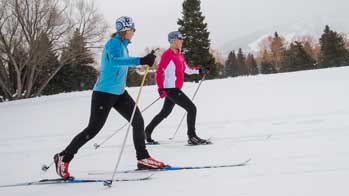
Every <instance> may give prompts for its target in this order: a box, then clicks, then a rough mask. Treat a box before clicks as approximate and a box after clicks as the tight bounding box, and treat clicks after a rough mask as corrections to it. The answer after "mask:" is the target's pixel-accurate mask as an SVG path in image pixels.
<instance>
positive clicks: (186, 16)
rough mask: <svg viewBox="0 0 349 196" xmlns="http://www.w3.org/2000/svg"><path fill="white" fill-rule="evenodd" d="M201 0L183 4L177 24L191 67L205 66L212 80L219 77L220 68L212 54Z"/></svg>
mask: <svg viewBox="0 0 349 196" xmlns="http://www.w3.org/2000/svg"><path fill="white" fill-rule="evenodd" d="M200 4H201V1H200V0H185V1H184V2H183V11H182V14H183V16H182V19H179V20H178V22H177V24H178V25H179V26H180V27H179V31H180V32H181V33H182V34H183V36H184V43H183V53H184V55H185V57H186V59H187V62H188V64H189V65H195V66H198V65H199V66H204V67H208V68H209V69H210V78H215V77H217V76H218V67H217V65H216V64H215V60H214V58H213V56H212V54H210V52H209V49H210V40H209V34H210V33H209V32H208V30H207V23H205V22H204V19H205V17H204V16H203V15H202V12H201V8H200Z"/></svg>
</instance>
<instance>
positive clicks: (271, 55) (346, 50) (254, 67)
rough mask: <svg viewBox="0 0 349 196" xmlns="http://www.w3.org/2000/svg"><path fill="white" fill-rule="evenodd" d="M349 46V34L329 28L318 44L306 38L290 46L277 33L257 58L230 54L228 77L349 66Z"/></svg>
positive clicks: (263, 45)
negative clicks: (348, 35)
mask: <svg viewBox="0 0 349 196" xmlns="http://www.w3.org/2000/svg"><path fill="white" fill-rule="evenodd" d="M348 43H349V42H348V40H347V38H346V36H345V34H343V33H337V32H336V31H334V30H331V29H330V27H329V26H328V25H326V27H325V29H324V32H323V34H322V35H321V37H320V38H319V41H318V42H316V40H315V39H314V38H312V37H311V36H302V37H299V38H296V40H295V41H293V42H291V43H290V44H289V45H287V43H286V41H285V39H284V38H283V37H282V36H280V35H279V34H278V32H275V33H274V36H268V37H266V38H264V39H263V40H262V41H261V42H260V44H259V45H260V51H259V53H258V55H257V57H256V58H254V56H253V55H252V54H250V53H249V54H247V55H244V54H243V52H242V50H241V49H239V51H238V53H237V54H235V51H232V52H230V53H229V55H228V58H227V60H226V62H225V67H224V73H225V77H235V76H243V75H256V74H271V73H282V72H292V71H301V70H310V69H319V68H329V67H340V66H348V65H349V44H348ZM248 59H250V60H248Z"/></svg>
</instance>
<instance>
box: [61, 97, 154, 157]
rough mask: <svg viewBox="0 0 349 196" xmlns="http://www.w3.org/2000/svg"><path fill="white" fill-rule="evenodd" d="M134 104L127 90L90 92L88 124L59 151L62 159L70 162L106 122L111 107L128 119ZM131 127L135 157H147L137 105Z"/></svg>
mask: <svg viewBox="0 0 349 196" xmlns="http://www.w3.org/2000/svg"><path fill="white" fill-rule="evenodd" d="M134 105H135V102H134V101H133V99H132V98H131V97H130V95H129V94H128V93H127V91H125V92H124V93H123V94H122V95H113V94H109V93H104V92H98V91H94V92H93V94H92V101H91V115H90V121H89V123H88V126H87V127H86V128H85V129H84V130H83V131H82V132H80V133H79V134H78V135H77V136H75V137H74V139H73V140H72V141H71V142H70V144H69V145H68V146H67V147H66V149H65V150H64V151H62V152H61V153H60V154H61V155H64V158H63V161H64V162H70V161H71V160H72V159H73V158H74V155H75V154H76V153H77V152H78V150H79V149H80V148H81V147H82V146H83V145H84V144H85V143H86V142H88V141H89V140H91V139H92V138H93V137H95V136H96V135H97V133H98V132H99V131H100V130H101V129H102V127H103V125H104V123H105V122H106V120H107V118H108V115H109V112H110V110H111V108H114V109H115V110H116V111H118V112H119V113H120V114H121V115H122V116H123V117H124V118H125V119H127V120H128V121H130V120H131V115H132V110H133V108H134ZM132 127H133V143H134V146H135V149H136V153H137V159H138V160H140V159H144V158H148V157H149V154H148V151H147V150H146V147H145V141H144V120H143V117H142V114H141V112H140V111H139V109H138V107H137V110H136V112H135V115H134V118H133V121H132Z"/></svg>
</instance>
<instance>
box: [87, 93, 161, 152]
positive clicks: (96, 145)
mask: <svg viewBox="0 0 349 196" xmlns="http://www.w3.org/2000/svg"><path fill="white" fill-rule="evenodd" d="M159 100H160V97H158V98H157V99H155V101H153V102H152V103H151V104H150V105H148V106H147V107H146V108H144V109H143V110H142V111H141V112H142V113H143V112H145V111H146V110H147V109H149V108H150V107H151V106H152V105H154V104H155V103H156V102H157V101H159ZM127 125H128V122H127V123H125V124H124V125H123V126H122V127H120V128H119V129H117V130H116V131H115V132H114V133H113V134H111V135H110V136H109V137H107V138H106V139H105V140H104V141H102V142H101V143H100V144H97V143H95V144H93V146H94V147H95V149H96V150H97V149H98V148H99V147H101V145H103V144H104V143H105V142H107V141H108V140H109V139H111V138H112V137H113V136H114V135H116V134H117V133H118V132H120V131H121V130H122V129H123V128H124V127H126V126H127Z"/></svg>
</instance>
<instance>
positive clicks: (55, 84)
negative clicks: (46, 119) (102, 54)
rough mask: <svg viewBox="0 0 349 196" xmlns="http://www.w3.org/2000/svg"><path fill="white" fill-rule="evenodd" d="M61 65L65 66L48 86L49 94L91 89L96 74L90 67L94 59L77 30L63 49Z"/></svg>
mask: <svg viewBox="0 0 349 196" xmlns="http://www.w3.org/2000/svg"><path fill="white" fill-rule="evenodd" d="M61 63H64V64H65V65H64V66H63V67H62V68H61V70H60V71H59V72H58V73H57V74H56V76H55V77H54V78H53V79H52V80H51V81H50V83H49V84H48V87H47V88H48V89H50V94H56V93H60V92H72V91H82V90H89V89H92V88H93V86H94V84H95V81H96V80H97V75H98V72H97V70H96V69H95V68H93V67H92V66H91V65H90V64H92V63H94V59H93V57H92V54H91V53H90V51H89V50H88V48H87V47H86V43H85V39H84V37H83V36H82V35H81V33H80V31H79V29H76V30H75V31H74V34H73V37H72V39H71V40H70V42H69V45H68V47H67V48H66V49H64V51H63V53H62V56H61ZM46 92H47V91H46ZM47 93H48V92H47Z"/></svg>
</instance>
